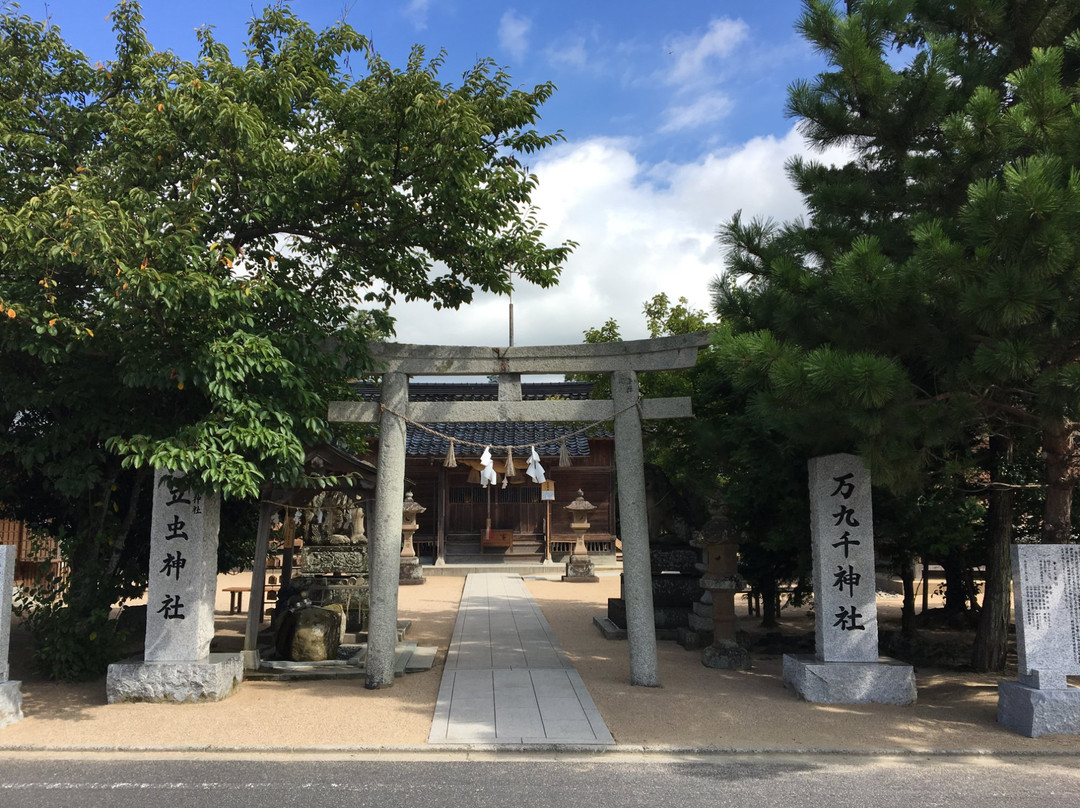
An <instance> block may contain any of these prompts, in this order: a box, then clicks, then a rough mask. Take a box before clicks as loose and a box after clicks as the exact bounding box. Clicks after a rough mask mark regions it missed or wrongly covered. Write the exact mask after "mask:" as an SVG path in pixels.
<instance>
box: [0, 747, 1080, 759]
mask: <svg viewBox="0 0 1080 808" xmlns="http://www.w3.org/2000/svg"><path fill="white" fill-rule="evenodd" d="M5 754H27V755H30V754H45V755H57V754H73V755H80V754H91V755H92V754H107V755H156V754H169V755H210V756H232V755H240V756H243V755H260V756H262V755H271V756H287V757H297V756H307V757H310V756H336V755H347V756H362V757H394V758H399V759H400V758H403V757H409V758H440V757H462V756H465V757H467V756H470V755H480V756H484V757H487V756H505V757H508V758H512V757H522V758H529V757H532V756H552V755H554V756H603V757H604V758H605V759H611V758H620V757H628V758H640V757H657V758H664V757H670V758H680V759H685V758H687V757H701V758H736V757H747V756H752V755H767V756H787V757H841V756H842V757H844V758H859V759H869V758H881V757H898V758H914V757H938V758H964V757H980V758H995V757H999V758H1075V757H1080V754H1078V753H1077V752H1075V751H1070V750H1063V749H1062V750H1057V749H1051V750H1023V749H1017V750H1002V749H841V748H836V747H826V748H784V747H776V748H736V747H710V746H642V745H636V744H623V745H615V746H605V745H592V744H581V745H577V744H565V745H563V744H528V745H519V746H514V745H510V744H438V745H429V746H221V747H216V746H130V747H119V746H107V745H101V746H88V745H83V746H63V745H51V746H37V745H31V744H11V745H0V755H5Z"/></svg>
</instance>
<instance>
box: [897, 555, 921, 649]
mask: <svg viewBox="0 0 1080 808" xmlns="http://www.w3.org/2000/svg"><path fill="white" fill-rule="evenodd" d="M900 580H901V582H903V584H904V605H903V607H902V608H901V610H900V635H901V636H902V637H904V638H905V639H912V638H914V637H915V635H916V634H917V633H918V630H917V629H916V627H915V562H914V560H913V559H911V558H910V557H908V558H905V559H904V560H903V561H902V562H901V563H900Z"/></svg>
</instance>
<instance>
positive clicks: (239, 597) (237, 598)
mask: <svg viewBox="0 0 1080 808" xmlns="http://www.w3.org/2000/svg"><path fill="white" fill-rule="evenodd" d="M279 589H281V587H280V586H279V585H278V584H267V585H266V586H264V587H263V590H264V591H263V599H264V600H263V602H264V603H265V601H267V600H273V599H274V598H276V597H277V593H278V590H279ZM221 591H222V592H228V593H229V614H243V613H244V593H245V592H250V591H251V587H250V586H226V587H225V588H224V589H222V590H221ZM271 594H273V595H274V598H271V597H269V595H271Z"/></svg>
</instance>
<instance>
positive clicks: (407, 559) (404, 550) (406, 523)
mask: <svg viewBox="0 0 1080 808" xmlns="http://www.w3.org/2000/svg"><path fill="white" fill-rule="evenodd" d="M426 510H427V508H425V507H424V506H423V505H421V504H420V503H419V502H415V501H414V500H413V495H412V491H410V492H409V493H407V494H406V495H405V502H404V503H402V506H401V514H402V521H401V536H402V542H401V574H400V575H399V576H398V582H399V583H401V584H422V583H424V580H425V579H424V568H423V567H422V566H420V559H419V558H417V557H416V550H415V549H414V548H413V534H414V533H415V532H416V531H417V530H418V529H419V527H420V525H418V524H417V523H416V517H417V516H419V515H420V514H422V513H423V512H424V511H426Z"/></svg>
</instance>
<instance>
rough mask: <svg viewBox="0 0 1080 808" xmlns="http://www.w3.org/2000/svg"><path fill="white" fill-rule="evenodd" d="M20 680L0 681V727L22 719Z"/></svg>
mask: <svg viewBox="0 0 1080 808" xmlns="http://www.w3.org/2000/svg"><path fill="white" fill-rule="evenodd" d="M22 718H23V712H22V682H17V681H14V680H8V681H6V682H3V683H0V727H6V726H9V725H11V724H14V723H15V722H16V721H22Z"/></svg>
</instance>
